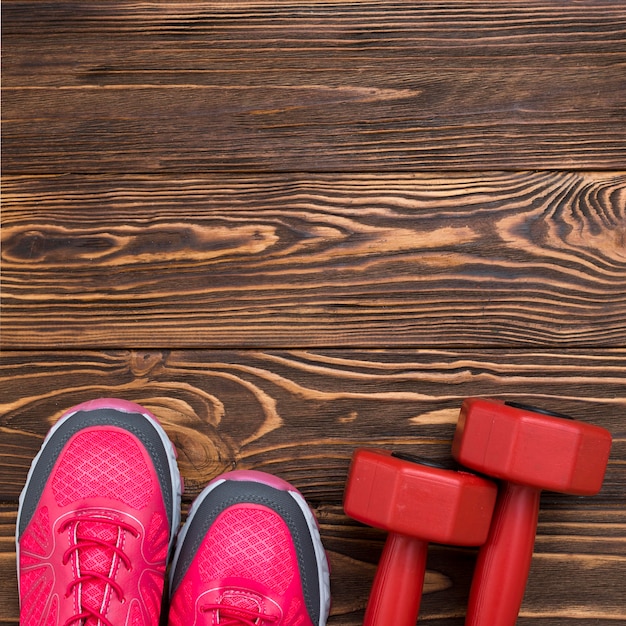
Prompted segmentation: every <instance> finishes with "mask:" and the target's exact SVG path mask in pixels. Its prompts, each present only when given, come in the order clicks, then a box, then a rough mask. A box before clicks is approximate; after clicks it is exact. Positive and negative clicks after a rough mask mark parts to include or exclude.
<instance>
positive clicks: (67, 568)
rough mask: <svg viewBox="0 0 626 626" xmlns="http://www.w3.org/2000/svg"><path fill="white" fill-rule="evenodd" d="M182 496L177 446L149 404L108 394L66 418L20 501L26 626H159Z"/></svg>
mask: <svg viewBox="0 0 626 626" xmlns="http://www.w3.org/2000/svg"><path fill="white" fill-rule="evenodd" d="M180 492H181V483H180V477H179V474H178V470H177V468H176V461H175V455H174V449H173V446H172V445H171V443H170V442H169V440H168V439H167V437H166V435H165V433H164V432H163V430H162V429H161V427H160V426H159V425H158V423H157V422H156V420H155V419H154V418H153V417H152V416H150V415H149V414H148V413H147V412H146V411H145V410H144V409H142V408H141V407H139V406H137V405H134V404H131V403H126V402H123V401H119V400H108V399H107V400H99V401H95V402H91V403H88V404H86V405H81V406H79V407H76V408H75V409H73V410H71V411H70V412H69V413H68V414H66V415H65V416H64V417H63V418H62V419H61V420H60V421H59V422H58V423H57V424H56V425H55V427H53V429H52V430H51V431H50V433H49V434H48V436H47V437H46V440H45V441H44V444H43V446H42V449H41V451H40V453H39V454H38V455H37V457H36V458H35V460H34V461H33V465H32V466H31V470H30V472H29V476H28V480H27V483H26V486H25V488H24V491H23V492H22V495H21V497H20V508H19V514H18V524H17V553H18V582H19V588H20V623H21V624H22V626H35V625H45V626H52V625H57V624H59V625H61V626H70V625H71V624H76V625H77V626H79V625H84V626H113V625H115V626H118V625H122V624H124V625H128V626H148V625H154V624H158V622H159V614H160V610H161V599H162V592H163V584H164V576H165V568H166V564H167V557H168V553H169V550H170V547H171V545H172V542H173V538H174V534H175V531H176V530H177V528H178V523H179V506H180Z"/></svg>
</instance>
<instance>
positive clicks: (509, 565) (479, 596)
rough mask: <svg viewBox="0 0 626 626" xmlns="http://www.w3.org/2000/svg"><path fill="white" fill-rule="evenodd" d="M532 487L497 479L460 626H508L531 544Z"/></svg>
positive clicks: (535, 509) (535, 497) (535, 501)
mask: <svg viewBox="0 0 626 626" xmlns="http://www.w3.org/2000/svg"><path fill="white" fill-rule="evenodd" d="M540 495H541V492H540V491H539V490H537V489H535V488H533V487H525V486H523V485H515V484H512V483H503V484H502V485H501V487H500V491H499V493H498V500H497V502H496V508H495V511H494V514H493V521H492V523H491V528H490V530H489V536H488V538H487V542H486V543H485V544H484V545H483V546H482V547H481V548H480V551H479V553H478V560H477V562H476V569H475V571H474V578H473V580H472V588H471V591H470V599H469V605H468V610H467V618H466V620H465V625H466V626H494V625H496V624H497V626H514V625H515V622H516V620H517V615H518V613H519V610H520V607H521V605H522V600H523V599H524V591H525V588H526V581H527V580H528V572H529V570H530V563H531V560H532V555H533V547H534V545H535V534H536V531H537V519H538V516H539V498H540Z"/></svg>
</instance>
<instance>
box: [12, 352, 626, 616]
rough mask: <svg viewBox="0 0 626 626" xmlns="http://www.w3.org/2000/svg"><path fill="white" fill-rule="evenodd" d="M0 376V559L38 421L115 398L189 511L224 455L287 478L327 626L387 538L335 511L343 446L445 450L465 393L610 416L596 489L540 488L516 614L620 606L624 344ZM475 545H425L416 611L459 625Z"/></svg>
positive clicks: (161, 359) (78, 368) (193, 356)
mask: <svg viewBox="0 0 626 626" xmlns="http://www.w3.org/2000/svg"><path fill="white" fill-rule="evenodd" d="M0 373H1V376H0V398H2V399H3V404H2V406H0V409H1V410H0V415H2V417H1V418H0V427H1V428H2V432H3V436H2V441H3V444H2V445H3V447H2V450H1V452H2V454H1V455H0V485H2V492H1V493H0V501H4V502H6V505H5V506H4V508H2V510H1V515H0V543H1V545H2V553H1V554H0V559H1V561H2V563H3V564H4V565H7V567H8V566H10V567H12V558H13V556H12V552H13V550H14V547H13V544H12V541H11V534H12V532H13V524H14V516H15V506H16V499H17V496H18V494H19V491H20V489H21V487H22V484H23V481H24V479H25V476H26V471H27V468H28V465H29V464H30V460H31V458H32V457H33V456H34V455H35V453H36V451H37V449H38V447H39V445H40V443H41V440H42V438H43V436H44V435H45V432H46V430H47V429H48V427H49V426H50V425H51V424H52V423H53V422H54V420H55V419H56V418H58V417H59V415H60V414H61V413H62V412H63V411H64V410H66V409H67V408H68V407H70V406H72V405H73V404H75V403H77V402H80V401H82V400H86V399H91V398H93V397H96V396H98V395H113V396H119V397H124V398H128V399H131V400H135V401H139V402H141V403H143V404H144V405H145V406H146V407H148V408H150V409H151V410H153V411H154V412H155V413H156V414H157V415H158V416H159V418H160V419H161V421H162V423H163V425H164V427H165V428H166V430H167V432H168V434H169V435H170V437H171V438H172V439H173V440H174V442H175V444H176V446H177V448H178V451H179V465H180V468H181V471H182V473H183V476H184V478H185V483H186V486H187V491H186V494H185V499H184V501H185V508H186V507H187V506H188V504H189V502H190V501H191V499H192V498H193V497H194V496H195V495H196V494H197V493H198V492H199V490H200V489H201V488H202V486H203V485H204V484H205V482H207V481H208V480H210V479H211V478H213V477H214V476H216V475H217V474H219V473H220V472H221V471H223V470H224V469H230V468H231V467H239V468H255V469H261V470H265V471H270V472H273V473H276V474H278V475H280V476H282V477H284V478H286V479H287V480H290V481H292V482H293V483H295V485H296V486H297V487H298V488H299V489H300V490H301V491H302V492H303V493H304V494H305V496H306V497H307V499H308V501H309V502H310V503H311V504H312V505H313V506H314V508H315V510H316V513H317V514H318V517H319V519H320V522H321V529H322V537H323V541H324V544H325V547H326V548H327V549H328V551H329V553H330V558H331V563H332V568H333V614H332V617H331V620H330V622H329V626H332V625H339V624H341V625H342V626H348V625H349V626H356V625H357V624H360V623H361V620H362V616H363V609H364V606H365V603H366V599H367V594H368V591H369V588H370V585H371V581H372V578H373V575H374V571H375V564H376V562H377V560H378V557H379V555H380V551H381V549H382V544H383V541H384V538H385V535H384V533H382V532H380V531H377V530H374V529H371V528H368V527H365V526H362V525H360V524H357V523H355V522H353V521H351V520H350V519H348V518H347V517H346V516H345V515H344V514H343V512H342V509H341V498H342V493H343V485H344V481H345V476H346V472H347V468H348V463H349V459H350V456H351V454H352V451H353V449H354V448H355V447H357V446H359V445H374V446H384V447H393V448H399V449H403V450H406V451H412V452H417V453H419V454H420V455H422V456H427V457H431V458H433V459H439V460H444V459H445V458H447V456H448V454H449V446H450V440H451V436H452V433H453V430H454V423H455V420H456V416H457V414H458V407H459V404H460V401H461V399H462V398H463V397H465V396H467V395H473V394H477V395H492V396H495V397H508V398H515V399H518V400H519V399H523V400H524V401H527V402H531V403H534V404H535V405H539V406H544V407H546V408H553V409H558V410H562V411H566V412H568V413H570V414H572V415H574V416H575V417H577V418H579V419H582V420H585V421H590V422H593V423H597V424H600V425H602V426H604V427H606V428H608V429H609V430H611V432H612V434H613V437H614V440H615V443H614V446H613V450H612V455H611V462H610V465H609V469H608V472H607V477H606V481H605V485H604V487H603V490H602V492H601V493H600V494H599V495H598V496H595V497H593V498H576V497H568V496H562V495H558V494H544V497H543V498H542V512H541V520H540V526H539V533H538V538H537V543H536V548H535V559H534V562H533V570H532V573H531V578H530V581H529V585H528V589H527V594H526V600H525V604H524V607H523V609H522V613H521V618H520V620H519V623H520V624H527V625H532V626H544V625H545V624H550V625H551V626H566V625H567V624H571V620H573V619H576V620H577V622H576V623H579V621H578V620H580V623H582V624H592V623H594V621H595V623H596V624H609V623H615V621H616V620H617V621H619V620H623V619H625V618H626V613H624V606H626V602H625V601H626V592H625V591H624V588H623V586H622V585H619V586H615V585H617V581H620V580H622V578H623V576H624V575H625V574H626V498H625V496H624V494H625V493H626V476H625V474H624V466H623V459H624V458H625V456H626V448H625V442H626V430H625V424H624V420H623V413H624V407H625V405H626V351H624V350H605V351H597V350H596V351H591V350H587V351H585V350H578V351H570V352H567V353H560V354H550V353H546V352H544V351H541V352H526V351H515V352H511V353H507V352H505V351H499V350H495V351H487V352H482V351H481V352H472V351H461V352H454V351H450V350H437V351H428V350H422V351H409V350H406V351H401V350H392V351H380V350H360V351H356V350H351V351H347V350H342V351H337V350H325V351H315V352H312V351H306V352H305V351H279V352H245V351H236V352H230V351H228V352H220V351H173V352H156V351H149V352H129V351H115V352H85V351H72V352H59V351H44V352H41V353H39V354H37V356H36V358H35V357H34V354H31V353H24V352H15V353H5V354H4V355H3V356H2V361H1V370H0ZM474 556H475V551H474V550H464V549H455V548H448V547H442V546H432V547H431V550H430V554H429V562H428V575H427V580H426V588H425V596H424V600H423V605H422V621H423V622H424V623H432V624H437V626H460V625H461V624H462V621H463V620H462V615H463V613H464V609H465V605H466V601H467V593H468V590H469V584H470V580H471V573H472V568H473V562H474ZM11 576H13V577H14V574H13V573H11ZM607 581H615V582H614V583H613V584H606V582H607ZM14 584H15V583H14V579H13V578H10V579H6V578H5V582H4V583H3V584H2V587H0V598H2V599H4V600H5V602H6V603H7V604H4V606H5V607H9V609H3V615H4V616H5V618H6V617H7V616H12V617H13V619H15V618H16V615H17V609H16V599H15V587H14Z"/></svg>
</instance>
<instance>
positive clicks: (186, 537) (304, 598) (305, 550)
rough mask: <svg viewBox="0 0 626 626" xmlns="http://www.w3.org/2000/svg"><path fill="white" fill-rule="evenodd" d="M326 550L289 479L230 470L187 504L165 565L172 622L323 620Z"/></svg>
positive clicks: (306, 623)
mask: <svg viewBox="0 0 626 626" xmlns="http://www.w3.org/2000/svg"><path fill="white" fill-rule="evenodd" d="M328 571H329V568H328V561H327V559H326V553H325V552H324V548H323V547H322V542H321V539H320V534H319V530H318V527H317V523H316V521H315V517H314V516H313V513H312V511H311V509H310V508H309V507H308V505H307V503H306V502H305V500H304V498H303V497H302V495H301V494H300V493H298V491H296V490H295V489H294V488H293V487H292V486H291V485H290V484H289V483H286V482H285V481H283V480H281V479H279V478H276V477H274V476H272V475H270V474H265V473H263V472H256V471H234V472H229V473H227V474H224V475H222V476H220V477H219V478H217V479H216V480H214V481H213V482H211V483H210V484H209V485H208V486H207V487H206V488H205V489H204V491H203V492H202V493H201V494H200V495H199V496H198V498H197V499H196V501H195V502H194V503H193V505H192V507H191V509H190V511H189V516H188V518H187V521H186V523H185V525H184V526H183V529H182V531H181V533H180V535H179V537H178V546H177V548H176V553H175V555H174V561H173V564H172V570H171V581H170V594H171V598H172V600H171V606H170V614H169V624H170V626H200V625H201V626H214V625H218V624H219V626H324V624H326V620H327V618H328V612H329V606H330V581H329V573H328Z"/></svg>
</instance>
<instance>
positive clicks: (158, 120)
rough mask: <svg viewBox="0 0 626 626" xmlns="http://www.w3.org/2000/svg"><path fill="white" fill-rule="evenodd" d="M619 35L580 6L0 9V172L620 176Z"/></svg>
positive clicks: (601, 14)
mask: <svg viewBox="0 0 626 626" xmlns="http://www.w3.org/2000/svg"><path fill="white" fill-rule="evenodd" d="M625 34H626V8H625V7H624V5H623V3H616V2H598V1H594V0H586V1H582V2H577V3H571V2H567V1H565V0H560V1H556V2H551V3H545V2H536V1H535V0H517V1H515V2H509V1H502V0H501V1H498V2H484V1H483V2H481V1H479V2H467V1H464V2H453V3H446V5H442V4H441V3H438V2H420V3H417V4H416V3H413V2H403V1H396V2H393V3H381V2H376V1H373V2H370V1H362V2H350V3H346V2H343V1H338V2H318V1H315V0H307V1H296V2H289V3H281V2H278V3H266V2H241V3H239V2H238V3H235V4H232V3H221V2H203V3H177V2H163V3H154V4H151V3H141V4H136V3H133V2H115V3H110V2H107V3H98V2H93V3H92V2H90V3H75V2H56V3H50V2H13V1H9V2H6V3H4V7H3V37H4V41H5V46H4V48H5V49H7V48H8V50H7V51H6V52H4V51H3V84H4V86H5V87H4V98H3V117H4V128H3V142H2V154H3V167H4V171H5V172H6V173H16V174H22V173H25V172H30V173H45V174H48V173H66V172H73V173H76V172H84V173H119V172H128V171H134V172H190V171H192V172H216V171H221V172H232V171H239V172H243V171H251V170H253V171H264V172H276V171H283V172H285V171H290V172H294V171H303V170H306V171H324V172H329V171H364V170H370V171H398V170H410V171H415V170H418V169H419V170H421V171H424V170H431V171H437V170H442V169H446V170H449V169H457V170H468V169H472V170H484V169H555V168H556V169H562V168H568V169H621V168H623V166H624V163H625V162H626V130H625V129H626V97H625V94H626V74H625V73H624V71H623V69H624V66H625V64H626V45H625V41H626V37H625ZM95 155H97V158H95Z"/></svg>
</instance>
